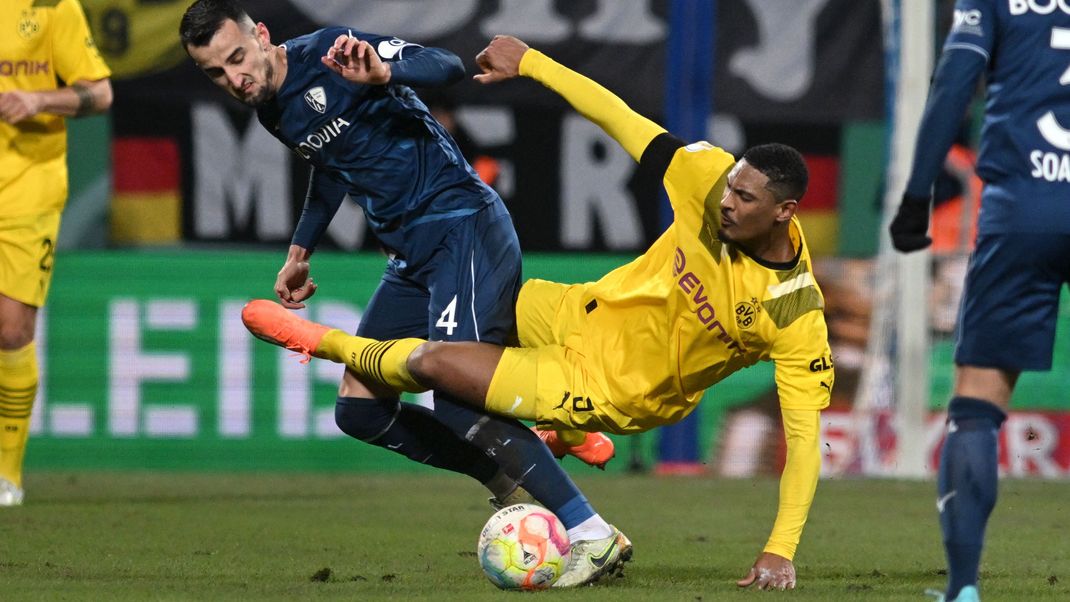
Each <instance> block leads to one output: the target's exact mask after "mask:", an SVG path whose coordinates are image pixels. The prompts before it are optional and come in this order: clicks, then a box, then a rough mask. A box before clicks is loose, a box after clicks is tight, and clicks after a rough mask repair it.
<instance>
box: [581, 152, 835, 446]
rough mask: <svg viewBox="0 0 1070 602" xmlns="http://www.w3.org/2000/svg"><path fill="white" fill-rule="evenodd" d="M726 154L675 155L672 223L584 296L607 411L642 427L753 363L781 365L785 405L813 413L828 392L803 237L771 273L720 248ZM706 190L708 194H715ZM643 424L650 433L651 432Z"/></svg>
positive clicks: (587, 351) (679, 412)
mask: <svg viewBox="0 0 1070 602" xmlns="http://www.w3.org/2000/svg"><path fill="white" fill-rule="evenodd" d="M734 164H735V161H734V159H733V158H732V156H731V155H729V154H728V153H726V152H725V151H723V150H721V149H719V148H716V147H713V146H711V145H709V144H707V143H704V142H699V143H695V144H691V145H688V146H685V147H681V148H679V150H677V151H676V154H675V156H674V157H673V159H672V162H671V163H670V164H669V167H668V170H666V172H665V177H664V183H665V189H666V190H667V191H668V196H669V200H670V202H671V203H672V207H673V211H674V216H675V219H674V221H673V224H672V225H671V226H670V227H669V229H668V230H666V232H665V233H664V234H662V236H661V237H660V238H659V239H658V240H657V241H656V242H655V243H654V244H653V246H651V247H650V249H649V250H647V252H646V253H644V254H643V255H641V256H640V257H638V258H637V259H635V260H634V261H632V262H631V263H629V264H627V265H625V266H622V267H620V268H618V269H616V270H614V271H612V272H610V273H609V274H607V275H606V276H605V277H603V278H602V279H601V280H599V281H598V282H596V283H593V284H591V285H589V286H588V287H587V293H588V295H589V297H590V298H591V299H592V300H593V301H594V302H595V303H596V309H594V310H592V311H591V312H590V313H589V314H588V315H587V324H586V327H585V328H584V335H583V339H582V342H581V343H580V344H581V345H582V352H583V354H584V356H585V358H586V359H587V361H588V362H589V365H593V366H596V367H597V368H596V369H594V370H592V371H591V372H592V373H593V374H596V375H598V374H601V375H605V376H606V378H605V380H604V382H603V383H601V384H602V386H603V387H604V389H605V390H606V391H607V392H608V393H609V395H608V398H607V399H606V400H605V402H606V403H610V404H616V403H619V404H621V406H622V409H624V407H626V408H627V414H628V415H630V416H631V417H632V418H633V420H634V421H636V422H637V424H635V426H637V427H638V426H641V427H643V428H649V427H650V426H656V425H659V424H668V423H672V422H676V421H677V420H679V419H681V418H683V417H684V416H685V415H687V414H688V413H690V412H691V410H692V409H693V408H694V407H695V404H697V403H698V402H699V400H700V399H701V398H702V394H703V392H704V391H705V390H706V389H707V388H708V387H710V386H712V385H714V384H716V383H718V382H720V381H721V380H723V379H724V378H725V377H727V376H728V375H729V374H732V373H733V372H736V371H737V370H740V369H741V368H745V367H747V366H751V365H753V364H755V363H757V362H759V361H773V362H774V363H775V364H776V384H777V389H778V392H779V396H780V403H781V406H782V407H785V408H789V409H810V410H820V409H823V408H825V407H827V406H828V404H829V399H830V395H831V390H832V384H833V382H832V379H833V376H832V361H831V356H830V351H829V345H828V331H827V329H826V326H825V319H824V313H823V311H822V310H823V308H824V299H823V297H822V295H821V291H820V289H819V288H818V286H817V283H816V282H815V281H814V278H813V275H812V273H811V272H810V261H811V260H810V254H809V251H808V250H807V248H806V242H805V239H804V237H803V233H802V228H801V227H800V226H799V223H798V221H797V220H796V219H795V218H793V219H792V221H791V223H790V226H789V228H790V233H791V237H792V242H793V243H794V247H795V248H796V249H797V254H796V257H795V259H794V260H793V261H792V262H789V263H786V264H781V265H776V264H770V263H768V262H764V261H762V260H760V259H757V258H754V257H750V256H748V255H747V254H746V253H744V252H742V251H741V250H740V249H739V248H738V247H735V246H732V245H730V244H724V243H722V242H721V241H720V240H718V239H717V231H718V229H719V225H720V203H721V197H722V195H723V193H724V188H725V183H726V176H727V174H728V172H729V171H730V170H731V168H732V166H733V165H734ZM711 184H712V185H711ZM648 421H649V424H646V423H647V422H648Z"/></svg>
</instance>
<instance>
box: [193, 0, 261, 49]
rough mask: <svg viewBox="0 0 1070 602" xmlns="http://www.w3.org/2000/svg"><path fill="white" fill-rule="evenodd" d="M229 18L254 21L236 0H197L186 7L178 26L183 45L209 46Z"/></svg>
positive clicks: (239, 21) (236, 20)
mask: <svg viewBox="0 0 1070 602" xmlns="http://www.w3.org/2000/svg"><path fill="white" fill-rule="evenodd" d="M228 19H229V20H231V21H234V22H235V23H239V24H241V23H243V22H245V21H252V19H251V18H250V17H249V13H247V12H245V7H243V6H242V5H241V4H239V3H238V2H237V1H236V0H197V1H196V2H194V3H193V4H191V5H190V7H189V8H187V9H186V13H185V14H184V15H182V22H181V23H180V24H179V26H178V37H179V39H181V40H182V47H183V48H189V47H190V46H194V47H202V46H207V45H208V43H209V42H211V41H212V36H214V35H215V34H216V32H217V31H219V28H220V27H222V26H223V22H224V21H227V20H228Z"/></svg>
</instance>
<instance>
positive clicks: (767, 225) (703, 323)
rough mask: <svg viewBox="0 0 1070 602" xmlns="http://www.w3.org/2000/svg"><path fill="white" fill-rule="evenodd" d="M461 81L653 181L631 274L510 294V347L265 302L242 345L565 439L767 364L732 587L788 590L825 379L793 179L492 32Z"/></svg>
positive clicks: (821, 329) (819, 304)
mask: <svg viewBox="0 0 1070 602" xmlns="http://www.w3.org/2000/svg"><path fill="white" fill-rule="evenodd" d="M477 63H478V64H479V65H480V67H481V68H482V69H483V73H482V74H481V75H477V76H476V79H478V80H480V81H482V82H483V83H491V82H496V81H500V80H504V79H509V78H512V77H515V76H517V75H523V76H526V77H530V78H532V79H535V80H537V81H539V82H540V83H542V84H543V85H545V86H547V87H549V88H551V89H553V90H554V91H555V92H557V93H558V94H560V95H561V96H563V97H564V98H565V100H567V101H568V102H569V103H570V104H571V105H572V106H573V107H574V108H575V109H576V110H577V111H579V112H580V113H582V114H583V115H584V116H585V117H587V118H588V119H590V120H591V121H592V122H594V123H596V124H598V125H599V126H601V127H602V128H603V129H604V130H605V131H606V132H607V133H608V134H610V135H611V136H613V138H614V139H616V140H617V141H618V142H619V143H620V144H621V145H622V146H623V147H624V149H625V150H627V151H628V153H629V154H631V156H632V157H633V158H635V159H636V160H638V161H640V163H641V164H642V165H643V166H644V167H645V168H648V169H651V170H656V172H657V173H663V174H664V179H663V182H664V185H665V189H666V191H667V192H668V196H669V200H670V202H671V203H672V207H673V211H674V221H673V224H672V225H671V226H670V227H669V229H668V230H666V232H665V233H664V234H662V235H661V237H660V238H659V239H658V240H657V241H656V242H655V243H654V244H653V245H652V246H651V247H650V249H648V250H647V251H646V253H644V254H643V255H642V256H640V257H639V258H637V259H636V260H634V261H632V262H631V263H629V264H627V265H625V266H622V267H620V268H618V269H616V270H614V271H612V272H610V273H609V274H607V275H606V276H605V277H603V278H602V279H601V280H599V281H597V282H593V283H587V284H574V285H566V284H559V283H554V282H546V281H542V280H531V281H528V282H526V283H525V284H524V286H523V288H522V289H521V292H520V297H519V300H518V301H517V307H516V309H517V327H518V330H519V337H520V343H521V345H522V347H519V348H502V347H498V346H494V345H487V344H482V343H445V342H439V343H435V342H430V343H429V342H425V341H422V340H419V339H400V340H394V341H385V342H380V341H373V340H370V339H363V338H360V337H353V336H349V335H347V334H346V333H344V332H342V331H340V330H331V329H328V328H327V327H325V326H321V325H318V324H313V323H311V322H308V321H305V320H302V319H300V318H298V317H296V316H294V315H293V314H291V313H290V312H287V311H286V310H285V309H283V308H282V307H281V306H279V305H277V304H275V303H272V302H270V301H254V302H252V303H250V304H249V305H247V306H246V308H245V310H243V314H242V315H243V319H244V321H245V323H246V325H247V326H248V327H249V329H250V330H251V331H252V332H253V334H255V335H257V336H258V337H260V338H262V339H265V340H267V341H269V342H272V343H275V344H278V345H283V346H286V347H289V348H290V349H293V350H296V351H299V352H303V353H308V354H311V355H315V356H316V357H320V358H325V359H330V360H333V361H337V362H341V363H344V364H346V365H347V366H348V367H349V368H350V369H352V370H355V371H357V372H358V373H360V374H361V375H367V376H368V377H369V378H372V379H373V380H376V381H377V382H380V383H383V384H385V385H387V386H390V387H392V388H394V389H396V390H406V391H419V390H424V389H428V388H434V389H438V390H445V391H448V392H449V393H450V394H452V395H455V396H457V397H458V398H460V399H463V400H467V402H469V403H471V404H473V405H474V406H476V407H479V408H485V409H486V410H487V411H490V412H494V413H498V414H503V415H507V416H515V417H517V418H521V419H525V420H533V421H535V423H536V425H537V426H538V427H539V428H541V429H546V430H555V431H557V432H558V433H559V435H560V436H562V437H565V438H569V437H572V435H571V434H570V433H571V432H573V431H574V430H576V429H578V430H581V431H610V432H614V433H636V432H641V431H644V430H647V429H650V428H653V427H656V426H659V425H664V424H670V423H673V422H675V421H677V420H680V419H681V418H683V417H684V416H687V414H688V413H689V412H691V410H693V409H694V407H695V404H696V403H698V401H699V399H701V397H702V395H703V392H704V391H705V389H706V388H708V387H710V386H712V385H714V384H716V383H717V382H719V381H720V380H722V379H724V378H725V377H726V376H728V375H729V374H731V373H733V372H735V371H737V370H739V369H741V368H744V367H747V366H750V365H753V364H755V363H757V362H759V361H772V362H774V364H775V365H776V385H777V390H778V393H779V397H780V407H781V413H782V416H783V422H784V430H785V434H786V438H787V446H788V453H787V462H786V465H785V468H784V473H783V475H782V477H781V483H780V506H779V511H778V513H777V518H776V522H775V524H774V526H773V530H772V534H771V536H770V537H769V540H768V542H767V543H766V545H765V547H764V549H763V551H762V552H761V554H759V556H758V558H757V560H756V561H755V563H754V565H753V566H752V567H751V569H750V571H749V572H748V574H747V575H746V576H745V577H744V578H743V579H741V580H740V581H739V582H738V584H739V585H740V586H744V587H745V586H749V585H752V584H756V585H757V587H759V588H762V589H765V588H778V589H785V588H792V587H794V586H795V568H794V565H793V564H792V558H793V557H794V554H795V550H796V546H797V545H798V543H799V539H800V536H801V534H802V528H803V524H804V523H805V522H806V517H807V514H808V512H809V508H810V504H811V502H812V500H813V496H814V492H815V490H816V487H817V480H818V473H819V470H820V466H821V457H820V449H819V445H818V416H819V412H820V410H822V409H823V408H825V407H826V406H828V404H829V399H830V395H831V392H832V385H833V368H832V359H831V356H830V351H829V345H828V332H827V329H826V326H825V319H824V314H823V311H822V309H823V306H824V301H823V298H822V295H821V291H820V289H819V288H818V286H817V283H816V282H815V281H814V277H813V274H812V272H811V271H810V254H809V251H808V250H807V247H806V240H805V238H804V237H803V234H802V229H801V227H800V226H799V222H798V220H797V219H796V217H795V210H796V208H797V206H798V204H799V200H800V199H801V198H802V196H803V194H804V192H805V191H806V185H807V182H808V173H807V170H806V166H805V163H804V162H803V160H802V157H801V155H799V153H798V152H797V151H795V150H794V149H792V148H791V147H788V146H784V145H779V144H771V145H763V146H758V147H755V148H752V149H750V150H748V151H747V152H746V153H745V154H744V155H743V157H742V159H741V160H740V161H739V162H738V163H737V162H736V160H735V159H734V158H733V157H732V156H731V155H729V154H728V153H727V152H725V151H723V150H721V149H719V148H717V147H714V146H712V145H710V144H708V143H705V142H697V143H694V144H687V143H685V142H684V141H682V140H680V139H678V138H676V137H674V136H672V135H671V134H669V133H667V132H666V131H665V129H664V128H662V127H661V126H658V125H657V124H655V123H653V122H651V121H650V120H648V119H646V118H644V117H642V116H641V115H639V114H637V113H635V112H633V111H632V110H631V109H629V108H628V106H627V105H625V104H624V102H623V101H621V100H620V99H619V98H617V97H616V96H614V95H613V94H612V93H610V92H609V91H608V90H606V89H604V88H602V87H601V86H599V85H598V84H597V83H595V82H593V81H591V80H589V79H587V78H585V77H583V76H582V75H579V74H578V73H575V72H573V71H571V70H569V69H567V68H566V67H563V66H561V65H559V64H557V63H555V62H554V61H553V60H551V59H549V58H547V57H546V56H545V55H543V54H541V53H539V52H538V51H535V50H531V49H529V48H528V47H527V45H525V44H524V43H523V42H521V41H520V40H517V39H516V38H511V37H503V36H499V37H496V38H495V39H494V41H493V42H491V44H490V45H489V46H488V47H487V48H486V49H485V50H484V51H483V52H482V53H480V55H479V56H478V57H477Z"/></svg>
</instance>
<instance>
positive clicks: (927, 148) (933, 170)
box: [906, 49, 985, 197]
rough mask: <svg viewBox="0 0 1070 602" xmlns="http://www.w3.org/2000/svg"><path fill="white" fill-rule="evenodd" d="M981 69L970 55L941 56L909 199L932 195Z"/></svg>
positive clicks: (909, 182)
mask: <svg viewBox="0 0 1070 602" xmlns="http://www.w3.org/2000/svg"><path fill="white" fill-rule="evenodd" d="M984 66H985V61H984V59H983V58H982V57H981V56H980V55H978V54H976V53H973V52H968V51H963V50H958V49H948V50H945V51H944V52H943V53H942V54H941V55H940V62H939V63H938V64H937V66H936V74H935V75H934V76H933V81H932V85H931V86H930V87H929V99H928V100H927V101H926V102H925V112H924V113H922V116H921V123H920V125H919V126H918V138H917V141H915V143H914V163H913V165H912V167H911V169H910V178H909V179H908V180H907V187H906V193H907V194H908V195H910V196H915V197H927V196H929V195H930V194H931V193H932V187H933V182H935V181H936V176H937V175H939V174H940V170H941V169H943V165H944V158H945V157H947V151H948V150H950V149H951V144H952V143H953V142H954V141H955V136H956V134H958V131H959V127H961V126H962V119H963V117H965V115H966V108H967V106H968V105H969V104H970V100H971V99H972V98H973V93H974V90H975V89H976V85H977V76H978V75H980V73H981V71H982V70H983V69H984Z"/></svg>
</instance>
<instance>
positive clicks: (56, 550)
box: [0, 470, 1070, 601]
mask: <svg viewBox="0 0 1070 602" xmlns="http://www.w3.org/2000/svg"><path fill="white" fill-rule="evenodd" d="M577 473H578V478H577V480H578V482H579V483H580V485H581V486H582V487H583V488H584V490H585V491H586V493H587V494H588V496H589V497H590V498H591V499H592V500H594V501H595V503H596V504H597V506H598V507H599V508H600V509H601V511H602V513H603V514H604V515H605V516H606V517H607V518H608V519H609V520H611V521H614V522H615V523H616V524H617V525H618V526H620V527H621V528H622V529H623V530H624V531H625V532H626V533H627V534H628V535H629V536H630V537H631V538H632V539H633V541H634V542H635V546H636V548H635V550H636V553H635V559H634V561H633V562H632V563H631V564H630V565H628V568H627V570H626V576H625V578H623V579H619V580H613V581H611V582H609V583H607V584H605V585H601V586H596V587H593V588H585V589H583V590H580V591H552V592H544V593H539V594H534V595H537V596H541V597H545V596H551V597H554V598H555V599H574V600H584V601H592V600H722V599H732V600H744V599H763V600H765V599H771V598H777V599H792V600H838V601H844V600H856V599H857V600H924V599H925V598H924V597H923V596H922V591H923V590H924V589H925V588H927V587H938V586H940V585H942V583H943V582H944V576H943V575H942V574H941V573H942V569H943V566H944V563H943V559H942V554H943V553H942V548H941V546H940V538H939V532H938V528H937V526H936V513H935V507H934V503H933V500H934V497H935V495H934V492H933V486H932V484H931V483H899V482H879V481H824V482H822V484H821V486H820V488H819V490H818V499H817V502H816V503H815V506H814V509H813V511H812V513H811V519H810V523H809V525H808V526H807V532H806V536H805V538H804V541H803V545H802V547H801V549H800V551H799V554H798V556H797V559H796V560H797V564H796V566H797V568H798V572H799V587H798V589H796V590H795V591H794V592H791V593H786V594H785V593H776V594H770V593H765V594H763V593H761V592H756V591H738V590H737V588H736V586H735V585H734V580H735V579H736V578H738V577H739V576H740V575H742V574H743V572H744V570H745V569H746V568H747V567H748V566H749V565H750V563H751V562H752V561H753V559H754V556H755V554H756V553H757V552H758V550H759V548H760V547H761V545H762V544H763V543H764V541H765V537H766V535H767V534H768V530H769V528H770V526H771V520H772V516H773V514H774V512H775V502H776V500H775V496H776V492H777V484H776V482H775V481H773V480H758V481H722V480H713V479H685V478H673V479H661V478H654V477H620V476H603V475H596V476H589V475H590V473H589V472H587V471H585V470H577ZM27 485H28V494H27V505H26V506H23V507H21V508H14V509H3V510H0V600H5V601H14V600H58V599H63V600H109V601H111V600H150V599H151V600H326V599H347V600H369V599H385V598H393V599H398V600H413V599H427V600H447V599H452V600H501V599H508V598H507V596H510V595H512V596H525V595H526V594H506V593H502V592H499V591H498V590H496V589H494V587H493V586H492V585H491V584H490V583H489V582H488V581H486V580H485V578H484V577H483V575H482V574H481V573H480V571H479V566H478V564H477V562H476V558H475V552H474V550H475V543H476V536H477V534H478V533H479V530H480V528H481V527H482V525H483V522H484V521H485V520H486V519H487V518H488V517H489V516H490V515H491V513H492V511H491V509H490V507H489V506H487V504H486V501H485V498H486V494H485V493H484V492H483V491H482V488H480V487H479V486H478V485H476V484H474V483H473V482H471V481H469V480H467V479H464V478H461V477H453V476H449V475H440V474H438V473H421V474H416V475H406V476H386V475H374V476H368V475H292V476H289V475H247V474H246V475H187V474H175V475H169V474H151V475H132V474H92V473H84V474H49V473H43V474H42V473H38V474H33V475H30V477H29V478H28V482H27ZM1068 504H1070V484H1065V483H1063V484H1052V483H1041V482H1022V481H1008V482H1004V483H1003V484H1002V487H1001V499H1000V506H999V508H997V510H996V514H995V516H994V518H993V520H992V524H991V525H990V533H991V535H990V538H989V546H988V549H987V550H986V554H985V561H984V565H983V567H982V575H983V582H982V594H983V596H984V599H985V600H1057V599H1062V600H1066V599H1070V563H1068V559H1070V538H1068V537H1067V536H1066V533H1067V527H1068V525H1070V513H1068V511H1067V505H1068ZM516 599H519V598H516ZM525 599H526V598H525Z"/></svg>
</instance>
